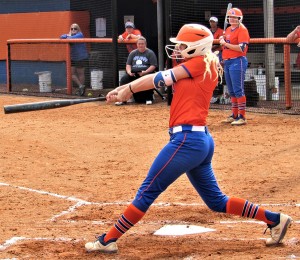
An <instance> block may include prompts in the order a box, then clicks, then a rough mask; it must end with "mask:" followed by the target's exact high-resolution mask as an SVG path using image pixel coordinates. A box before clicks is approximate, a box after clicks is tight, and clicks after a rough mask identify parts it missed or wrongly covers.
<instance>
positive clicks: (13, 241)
mask: <svg viewBox="0 0 300 260" xmlns="http://www.w3.org/2000/svg"><path fill="white" fill-rule="evenodd" d="M26 240H27V241H50V242H70V241H72V242H79V241H81V240H78V239H76V240H75V239H74V238H66V237H57V238H47V237H34V238H29V237H12V238H11V239H8V240H6V241H5V242H4V243H3V244H2V245H0V251H4V250H5V249H7V248H8V247H10V246H13V245H15V244H17V243H18V242H19V241H26Z"/></svg>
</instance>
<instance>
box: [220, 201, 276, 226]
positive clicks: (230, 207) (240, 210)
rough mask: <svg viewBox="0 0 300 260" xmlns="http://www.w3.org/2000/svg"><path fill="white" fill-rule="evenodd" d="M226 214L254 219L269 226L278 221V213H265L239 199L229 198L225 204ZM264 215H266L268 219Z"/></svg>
mask: <svg viewBox="0 0 300 260" xmlns="http://www.w3.org/2000/svg"><path fill="white" fill-rule="evenodd" d="M226 213H229V214H234V215H238V216H242V217H245V218H254V219H257V220H261V221H263V222H265V223H267V224H270V225H274V224H275V222H276V221H277V220H278V213H273V212H270V211H267V210H265V209H263V208H262V207H259V206H258V205H255V204H253V203H251V202H249V201H248V200H245V199H240V198H229V200H228V201H227V204H226ZM266 215H268V218H267V216H266ZM271 219H272V220H271Z"/></svg>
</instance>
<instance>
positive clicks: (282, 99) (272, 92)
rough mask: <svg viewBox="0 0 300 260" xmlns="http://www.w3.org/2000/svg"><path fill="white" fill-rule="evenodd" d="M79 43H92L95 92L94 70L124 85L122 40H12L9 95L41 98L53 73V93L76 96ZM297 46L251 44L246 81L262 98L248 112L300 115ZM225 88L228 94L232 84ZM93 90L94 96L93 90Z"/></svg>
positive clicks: (279, 41) (267, 41)
mask: <svg viewBox="0 0 300 260" xmlns="http://www.w3.org/2000/svg"><path fill="white" fill-rule="evenodd" d="M79 42H81V43H82V42H83V43H86V44H87V45H88V49H89V52H90V63H89V68H88V69H87V70H86V71H87V72H86V79H87V84H86V85H87V86H88V87H89V85H90V83H91V82H90V73H91V71H92V70H93V69H98V70H101V71H103V88H104V89H110V88H113V87H114V86H116V85H118V82H119V78H120V76H121V75H122V72H124V70H125V64H126V59H127V56H128V52H127V50H126V47H125V44H124V42H120V41H119V42H118V48H117V51H115V48H113V41H112V39H111V38H101V39H96V38H84V39H77V40H75V39H64V40H61V39H11V40H8V41H7V60H6V71H7V84H6V92H8V93H12V92H13V93H22V94H32V95H40V94H41V93H40V91H39V87H38V78H37V76H36V72H38V71H51V72H52V82H51V83H52V84H51V93H50V94H51V95H62V94H66V95H73V94H74V87H72V80H71V69H70V67H71V61H70V45H71V44H76V43H79ZM132 42H134V41H132ZM215 43H218V40H215ZM296 44H297V42H293V43H291V42H288V41H287V40H286V38H256V39H251V40H250V45H249V51H248V55H247V56H248V60H249V66H248V70H247V73H246V77H247V78H246V80H247V81H254V82H255V88H256V91H257V93H258V94H259V97H258V99H257V100H254V102H250V101H251V98H253V97H252V96H248V97H247V101H249V104H251V106H248V109H250V110H251V109H252V110H260V111H265V112H268V111H269V112H270V111H272V112H274V111H276V112H278V111H283V112H287V111H289V112H290V113H296V114H300V87H299V86H300V70H299V68H296V67H295V64H294V57H295V55H296V52H297V51H298V50H297V49H293V52H292V53H291V46H293V48H295V46H296ZM291 57H293V58H292V59H291ZM252 87H253V86H252ZM223 89H224V91H226V82H224V86H223ZM24 90H26V93H24ZM56 90H62V91H56ZM90 90H91V92H92V93H93V89H91V88H90ZM98 92H99V91H98ZM223 94H224V93H223ZM43 95H46V93H43ZM211 105H212V107H214V108H222V109H223V108H224V109H226V108H228V106H229V105H230V104H228V103H222V102H219V103H218V104H211Z"/></svg>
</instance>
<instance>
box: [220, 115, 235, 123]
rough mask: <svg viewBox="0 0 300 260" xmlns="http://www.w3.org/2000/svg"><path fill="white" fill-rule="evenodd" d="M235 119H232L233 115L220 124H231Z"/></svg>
mask: <svg viewBox="0 0 300 260" xmlns="http://www.w3.org/2000/svg"><path fill="white" fill-rule="evenodd" d="M234 120H235V118H234V117H233V115H231V116H229V117H227V118H226V119H224V120H222V123H232V122H234Z"/></svg>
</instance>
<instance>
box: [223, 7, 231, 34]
mask: <svg viewBox="0 0 300 260" xmlns="http://www.w3.org/2000/svg"><path fill="white" fill-rule="evenodd" d="M231 8H232V3H228V6H227V10H226V15H225V21H224V33H225V30H226V28H227V25H228V22H227V16H228V15H227V14H228V11H229V10H230V9H231Z"/></svg>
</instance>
